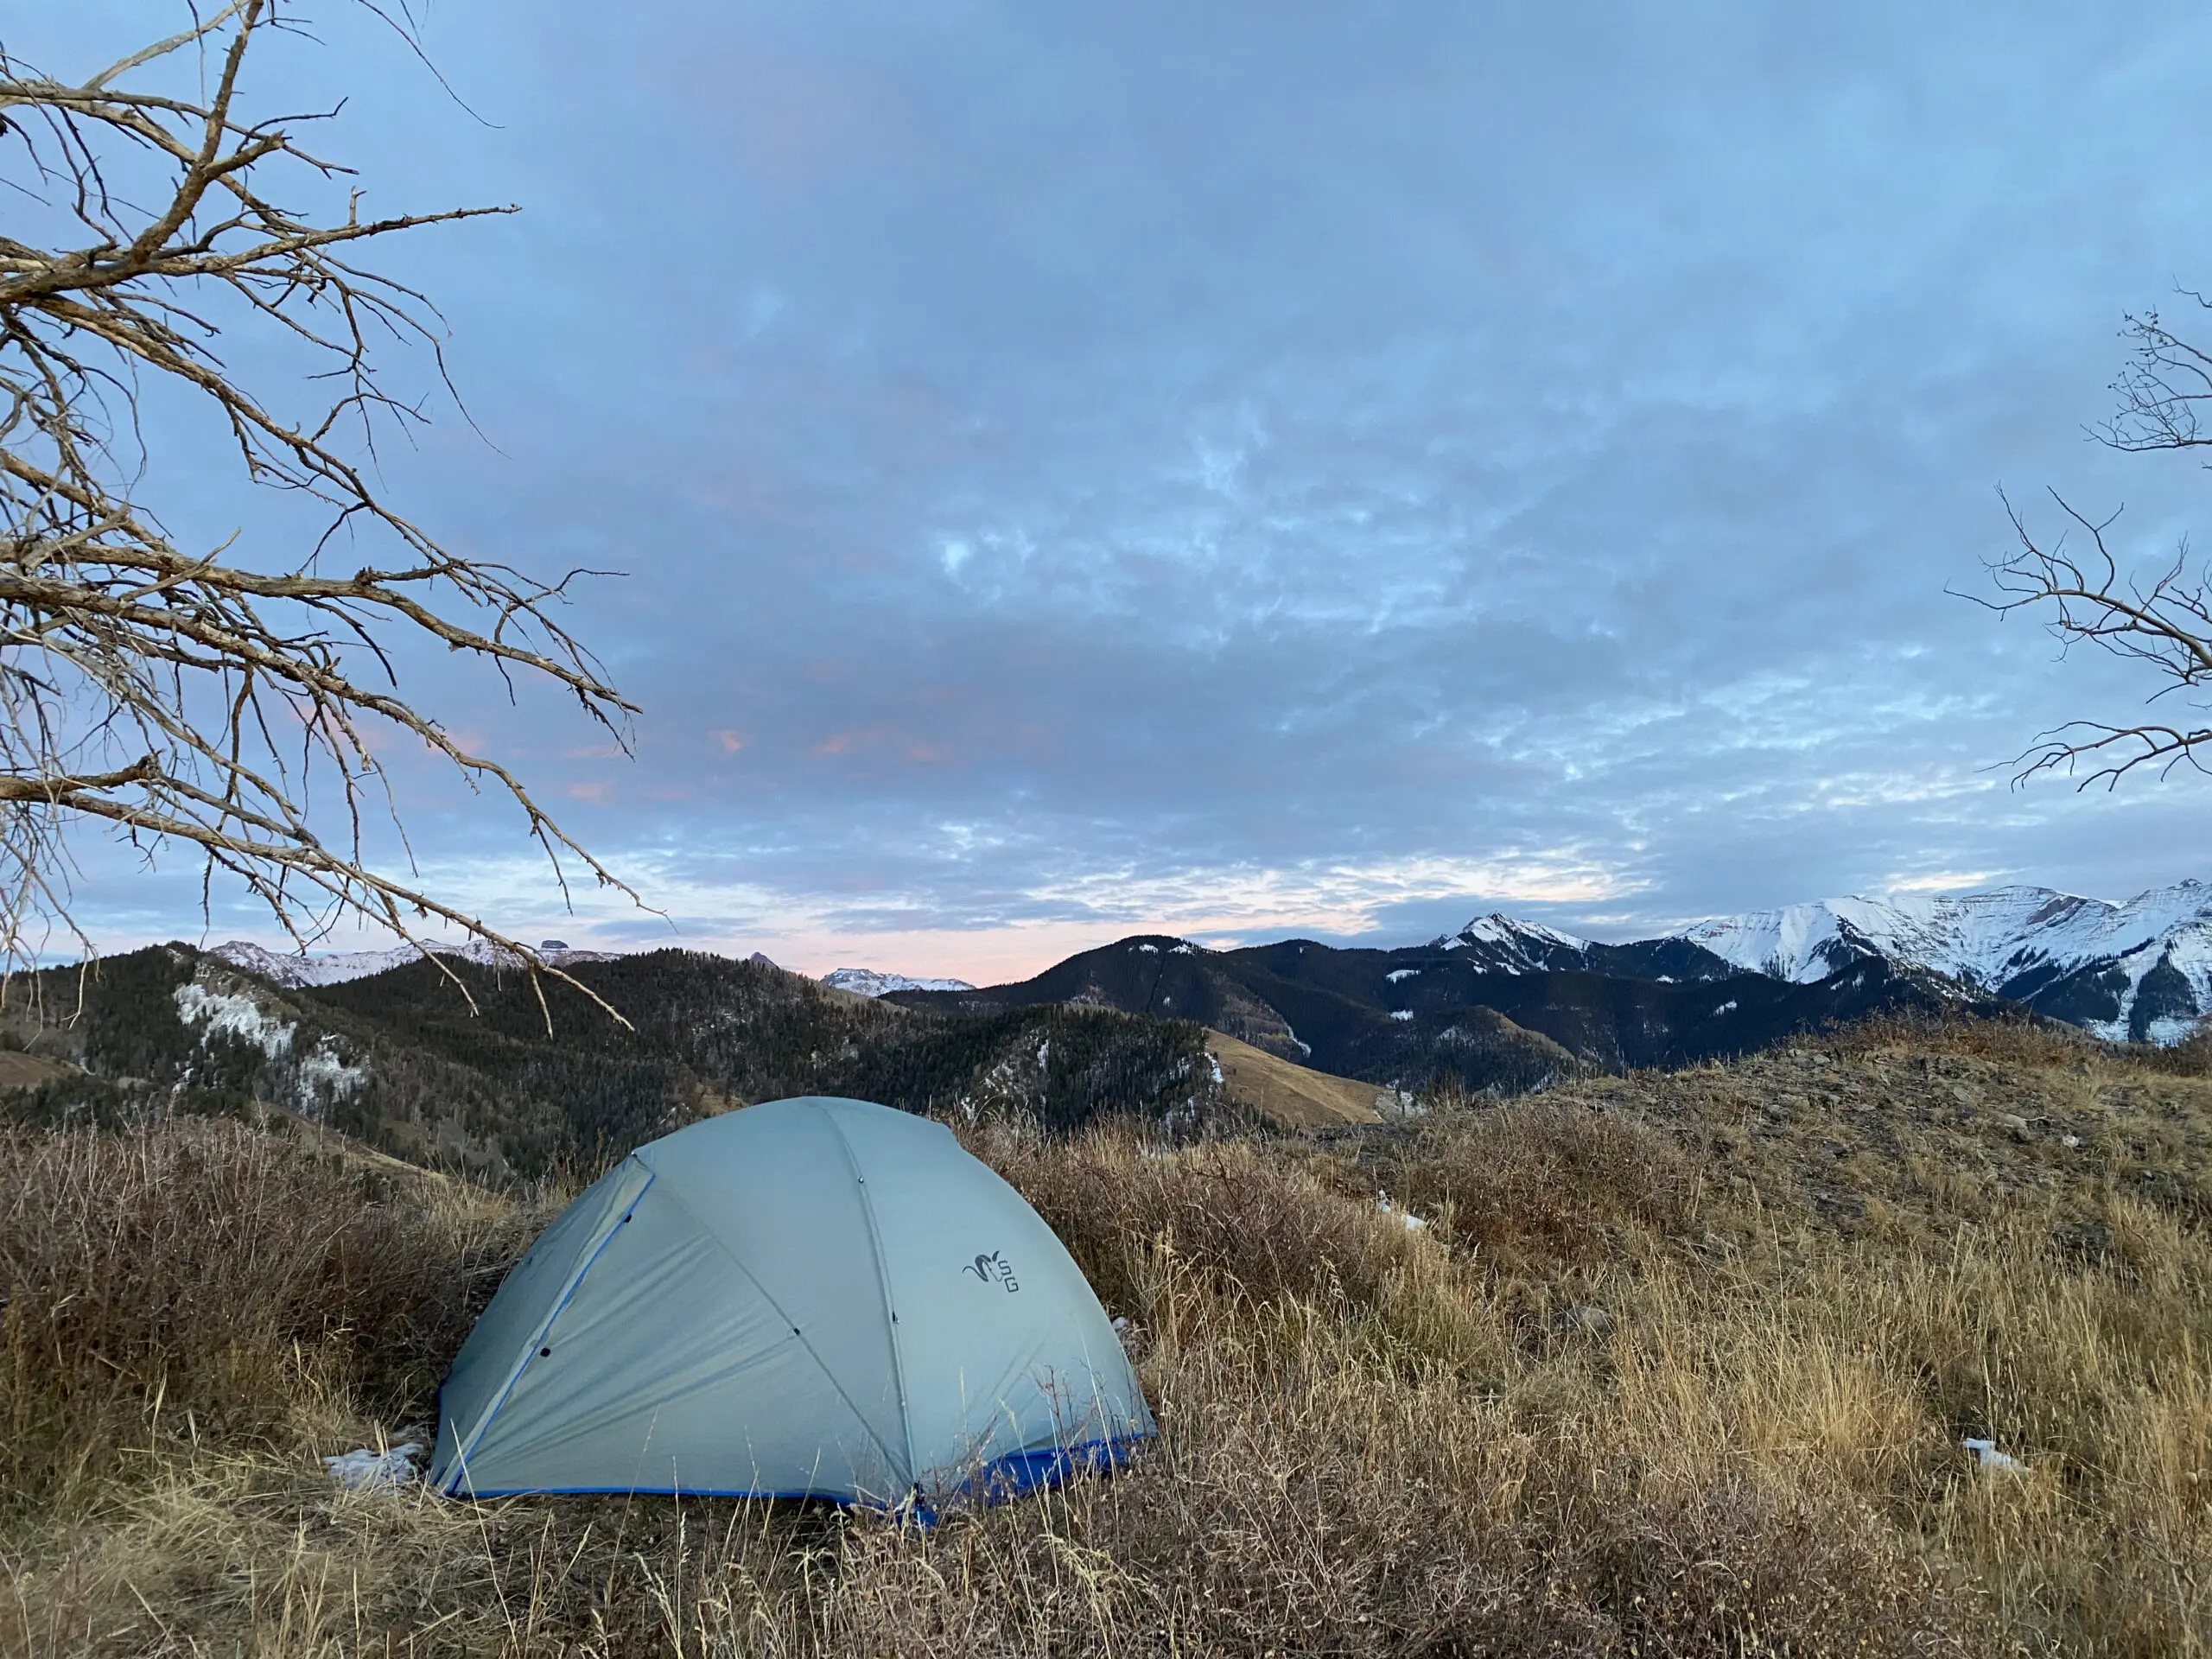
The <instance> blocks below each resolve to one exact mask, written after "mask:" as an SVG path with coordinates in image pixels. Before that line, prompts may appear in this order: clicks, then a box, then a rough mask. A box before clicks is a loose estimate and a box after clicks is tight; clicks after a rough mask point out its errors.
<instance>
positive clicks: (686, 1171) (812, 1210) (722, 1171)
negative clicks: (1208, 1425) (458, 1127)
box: [429, 1096, 1153, 1510]
mask: <svg viewBox="0 0 2212 1659" xmlns="http://www.w3.org/2000/svg"><path fill="white" fill-rule="evenodd" d="M1152 1432H1153V1421H1152V1414H1151V1412H1150V1411H1149V1410H1147V1408H1146V1406H1145V1402H1144V1395H1143V1394H1142V1392H1141V1390H1140V1389H1139V1388H1138V1386H1137V1381H1136V1377H1135V1374H1134V1372H1133V1371H1132V1370H1131V1369H1130V1366H1129V1363H1128V1358H1127V1357H1126V1356H1125V1355H1124V1354H1123V1353H1122V1345H1121V1343H1120V1341H1119V1340H1118V1338H1116V1335H1115V1333H1114V1331H1113V1328H1112V1327H1111V1326H1110V1325H1109V1324H1108V1323H1107V1319H1106V1315H1105V1313H1104V1312H1103V1310H1102V1309H1101V1308H1100V1306H1098V1299H1097V1297H1096V1295H1094V1294H1092V1292H1091V1289H1090V1285H1089V1284H1088V1283H1087V1282H1086V1281H1084V1276H1083V1274H1082V1271H1081V1270H1080V1269H1079V1268H1077V1266H1076V1264H1075V1262H1073V1261H1072V1260H1071V1259H1070V1257H1069V1255H1068V1253H1067V1250H1066V1249H1065V1247H1064V1246H1063V1245H1062V1244H1061V1243H1060V1242H1059V1240H1058V1238H1056V1237H1054V1236H1053V1235H1052V1230H1051V1229H1050V1228H1049V1227H1047V1226H1046V1224H1044V1222H1043V1221H1042V1220H1041V1219H1039V1217H1038V1215H1037V1213H1036V1212H1035V1211H1033V1210H1032V1209H1030V1207H1029V1206H1028V1205H1027V1204H1026V1203H1024V1202H1023V1201H1022V1199H1021V1197H1020V1194H1019V1193H1017V1192H1014V1189H1013V1188H1012V1187H1010V1186H1008V1185H1007V1184H1006V1183H1005V1182H1004V1181H1002V1180H1001V1179H999V1178H998V1176H997V1175H996V1174H995V1173H993V1172H992V1171H991V1170H990V1169H988V1167H986V1166H984V1165H983V1164H982V1163H981V1162H979V1161H978V1160H976V1159H975V1158H973V1157H971V1156H969V1154H968V1153H967V1152H966V1151H965V1150H964V1149H963V1147H961V1145H960V1143H959V1142H958V1141H956V1140H955V1139H954V1138H953V1136H952V1133H951V1131H950V1130H949V1129H947V1128H945V1127H944V1125H943V1124H941V1123H935V1122H931V1121H930V1120H929V1119H927V1118H923V1117H916V1116H912V1115H910V1114H908V1113H905V1112H898V1111H893V1110H891V1109H888V1108H887V1107H882V1106H874V1105H870V1104H868V1103H866V1102H864V1101H857V1100H836V1099H829V1098H823V1097H812V1096H810V1097H808V1098H804V1099H799V1100H779V1101H773V1102H770V1103H767V1104H766V1105H760V1106H753V1107H748V1108H747V1109H744V1110H742V1111H737V1112H731V1113H728V1114H727V1115H725V1116H721V1117H713V1118H709V1119H706V1120H705V1121H703V1122H698V1123H694V1124H692V1125H690V1127H689V1128H683V1129H679V1130H677V1132H676V1133H675V1134H674V1135H667V1136H664V1138H662V1139H661V1140H658V1141H652V1143H650V1144H649V1145H646V1146H643V1147H639V1148H638V1150H637V1151H635V1152H634V1153H632V1154H630V1156H629V1157H627V1158H626V1159H624V1160H622V1162H621V1163H620V1164H619V1165H618V1166H615V1168H614V1169H613V1170H612V1171H610V1172H609V1173H607V1174H606V1175H605V1176H603V1177H601V1179H600V1180H599V1181H598V1182H596V1183H595V1184H594V1185H593V1186H592V1187H591V1188H590V1189H589V1190H588V1191H587V1192H585V1193H584V1194H583V1195H582V1197H581V1198H577V1199H576V1201H575V1203H574V1204H571V1205H569V1207H568V1208H567V1209H566V1210H564V1211H562V1213H561V1215H560V1217H559V1218H558V1219H557V1220H556V1221H555V1222H554V1223H553V1224H552V1225H551V1226H550V1227H548V1228H547V1229H546V1230H545V1231H544V1232H543V1234H542V1235H541V1236H539V1238H538V1240H537V1243H536V1244H535V1245H534V1246H532V1247H531V1251H530V1253H529V1254H528V1255H525V1256H524V1258H523V1259H522V1261H521V1262H520V1263H519V1264H518V1266H517V1267H516V1268H514V1270H513V1271H512V1273H510V1274H508V1275H507V1278H506V1281H505V1283H503V1284H502V1285H501V1286H500V1287H499V1294H497V1295H496V1296H494V1297H493V1299H492V1305H491V1306H489V1307H487V1308H486V1309H485V1311H484V1315H483V1317H482V1318H481V1319H479V1320H478V1321H477V1322H476V1328H475V1330H474V1332H471V1333H470V1335H469V1338H468V1340H467V1343H466V1344H464V1345H463V1346H462V1348H461V1353H460V1354H459V1356H458V1357H456V1358H455V1359H454V1363H453V1370H452V1371H451V1372H450V1373H449V1374H448V1376H447V1377H446V1381H445V1386H444V1387H443V1388H442V1389H441V1390H440V1391H439V1395H438V1440H437V1451H436V1454H435V1457H434V1458H433V1459H432V1461H431V1465H430V1471H429V1483H430V1485H431V1487H432V1489H433V1490H435V1491H442V1492H447V1493H454V1494H473V1495H474V1496H478V1497H492V1496H497V1495H502V1494H507V1493H513V1492H545V1491H594V1492H690V1493H699V1494H702V1495H706V1494H728V1495H742V1496H753V1497H834V1498H837V1499H840V1500H843V1501H847V1502H853V1503H863V1504H869V1505H880V1506H883V1507H886V1508H895V1507H899V1506H901V1505H906V1504H909V1503H916V1504H918V1505H920V1506H921V1507H922V1508H923V1509H924V1510H927V1508H928V1507H929V1506H931V1505H932V1504H934V1503H938V1502H940V1501H942V1500H943V1499H944V1498H946V1497H950V1496H953V1495H955V1494H957V1493H959V1492H963V1491H967V1492H972V1493H978V1494H981V1495H983V1496H998V1495H1002V1494H1004V1493H1006V1492H1008V1491H1022V1490H1026V1489H1027V1488H1028V1487H1030V1486H1033V1485H1035V1484H1039V1483H1040V1482H1044V1481H1051V1480H1054V1479H1058V1478H1060V1477H1061V1476H1063V1475H1065V1474H1066V1473H1067V1472H1069V1471H1071V1470H1073V1469H1076V1468H1079V1467H1096V1466H1100V1465H1108V1464H1111V1463H1112V1462H1114V1461H1115V1460H1116V1459H1117V1457H1118V1456H1119V1455H1120V1453H1121V1452H1122V1449H1123V1448H1125V1447H1126V1446H1128V1444H1129V1443H1130V1442H1132V1441H1134V1440H1139V1439H1141V1438H1143V1437H1144V1436H1146V1435H1148V1434H1150V1433H1152Z"/></svg>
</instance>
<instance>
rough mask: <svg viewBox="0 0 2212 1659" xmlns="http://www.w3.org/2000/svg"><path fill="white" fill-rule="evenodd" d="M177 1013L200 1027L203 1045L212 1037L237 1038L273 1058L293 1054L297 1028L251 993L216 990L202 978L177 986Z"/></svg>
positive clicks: (276, 1058) (201, 1043) (187, 1022)
mask: <svg viewBox="0 0 2212 1659" xmlns="http://www.w3.org/2000/svg"><path fill="white" fill-rule="evenodd" d="M176 1014H177V1018H178V1019H180V1020H183V1021H184V1023H185V1024H186V1025H188V1026H195V1027H200V1046H202V1047H205V1046H207V1040H208V1039H209V1038H211V1037H215V1036H224V1037H233V1038H236V1039H238V1041H240V1042H242V1043H250V1044H251V1045H252V1046H254V1047H256V1048H257V1049H259V1050H260V1051H261V1052H263V1053H264V1054H265V1055H267V1056H268V1057H269V1058H270V1059H272V1060H281V1059H283V1058H286V1057H287V1056H289V1054H290V1053H291V1052H292V1033H293V1032H294V1031H296V1029H297V1027H296V1026H295V1025H294V1024H292V1023H291V1022H289V1021H286V1020H278V1019H277V1018H276V1017H275V1016H274V1015H273V1014H270V1012H269V1011H268V1010H267V1009H265V1008H264V1007H262V1006H261V1004H259V1003H258V1002H257V1001H254V1000H253V999H252V998H251V997H250V996H245V995H240V994H239V993H238V992H236V991H212V990H210V989H208V988H207V986H205V985H202V984H201V983H200V982H199V981H198V980H193V981H191V982H188V983H187V984H183V985H180V986H178V987H177V988H176Z"/></svg>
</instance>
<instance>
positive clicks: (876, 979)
mask: <svg viewBox="0 0 2212 1659" xmlns="http://www.w3.org/2000/svg"><path fill="white" fill-rule="evenodd" d="M822 982H823V984H824V985H827V986H829V988H831V989H832V990H838V991H856V992H858V993H859V994H860V995H862V996H887V995H890V994H891V993H892V992H893V991H972V990H974V989H975V987H974V986H973V985H970V984H969V982H967V981H966V980H964V979H914V978H911V977H909V976H907V975H905V974H887V973H881V972H879V971H878V970H877V969H874V968H838V969H833V970H831V971H830V972H829V973H826V974H824V975H823V976H822Z"/></svg>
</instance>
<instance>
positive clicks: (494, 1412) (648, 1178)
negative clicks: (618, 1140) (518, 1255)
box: [448, 1152, 781, 1491]
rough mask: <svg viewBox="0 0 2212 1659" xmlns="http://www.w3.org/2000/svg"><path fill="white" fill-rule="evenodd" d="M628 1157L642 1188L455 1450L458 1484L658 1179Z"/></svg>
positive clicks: (646, 1166)
mask: <svg viewBox="0 0 2212 1659" xmlns="http://www.w3.org/2000/svg"><path fill="white" fill-rule="evenodd" d="M630 1156H631V1158H632V1159H635V1160H636V1161H637V1165H638V1167H639V1168H640V1169H642V1170H644V1171H645V1185H643V1186H641V1187H639V1189H638V1195H637V1197H635V1198H632V1199H631V1200H630V1202H629V1203H628V1204H627V1205H624V1206H623V1210H622V1213H621V1214H620V1215H619V1216H617V1217H615V1218H614V1224H613V1225H612V1226H611V1227H609V1228H608V1229H607V1233H606V1236H604V1237H602V1238H601V1240H600V1241H599V1243H596V1244H594V1245H593V1246H592V1251H591V1254H590V1255H588V1256H586V1257H585V1258H584V1263H583V1266H582V1267H580V1268H577V1269H576V1273H575V1277H574V1278H573V1279H571V1280H569V1282H568V1284H567V1286H566V1287H563V1290H562V1292H561V1298H560V1300H558V1301H556V1302H555V1303H554V1304H553V1311H552V1312H551V1313H548V1314H547V1315H546V1316H545V1322H544V1323H543V1325H539V1326H538V1327H537V1331H536V1332H534V1333H533V1334H532V1335H531V1338H530V1340H529V1342H527V1343H526V1344H524V1346H523V1351H522V1363H521V1364H519V1365H518V1366H516V1367H515V1369H514V1374H513V1375H512V1376H509V1377H508V1378H507V1382H506V1386H505V1388H503V1389H500V1390H499V1398H498V1399H496V1400H494V1401H493V1402H492V1409H491V1410H489V1411H487V1412H486V1413H485V1414H484V1421H482V1422H480V1423H479V1424H477V1425H476V1432H475V1433H474V1434H472V1435H470V1436H469V1437H468V1444H467V1446H460V1445H456V1446H455V1447H454V1457H453V1461H454V1477H455V1479H456V1480H457V1481H461V1480H467V1478H468V1454H469V1453H470V1452H474V1451H475V1450H476V1448H477V1447H478V1446H481V1445H482V1444H483V1443H484V1437H485V1436H486V1434H488V1433H491V1432H492V1424H493V1421H494V1420H496V1419H497V1418H498V1416H499V1413H500V1411H501V1410H502V1409H503V1408H505V1405H506V1403H507V1400H508V1397H509V1396H510V1395H512V1394H513V1393H514V1391H515V1385H516V1384H518V1383H520V1382H521V1381H522V1374H523V1373H524V1371H526V1370H529V1369H530V1365H531V1361H532V1360H534V1359H536V1358H537V1351H538V1350H539V1349H540V1348H542V1347H543V1346H544V1345H545V1335H546V1332H549V1331H550V1330H552V1328H553V1322H554V1321H555V1320H556V1319H559V1318H560V1317H561V1312H562V1310H563V1308H565V1307H567V1306H568V1305H569V1303H570V1302H572V1301H574V1300H575V1297H576V1292H577V1291H578V1290H579V1289H580V1288H582V1285H583V1282H584V1275H585V1274H588V1273H589V1272H590V1271H591V1270H592V1268H593V1266H594V1264H595V1263H596V1262H598V1261H599V1258H600V1255H601V1253H602V1252H604V1251H605V1250H606V1249H607V1246H608V1245H609V1244H612V1243H613V1242H614V1236H615V1235H616V1234H617V1233H619V1232H620V1231H621V1230H622V1224H623V1223H624V1222H626V1221H627V1220H629V1219H630V1217H632V1216H634V1215H636V1214H637V1213H638V1206H639V1205H641V1204H643V1203H644V1202H645V1194H646V1193H648V1192H652V1190H653V1183H654V1182H655V1181H657V1180H658V1179H660V1172H659V1171H658V1170H656V1169H655V1168H654V1167H653V1166H652V1165H651V1164H649V1163H647V1162H646V1161H645V1160H644V1159H642V1158H639V1157H638V1154H635V1153H634V1152H633V1153H632V1154H630ZM780 1311H781V1310H779V1312H780ZM454 1490H456V1488H455V1487H454V1485H452V1484H448V1491H454Z"/></svg>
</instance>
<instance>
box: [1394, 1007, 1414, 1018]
mask: <svg viewBox="0 0 2212 1659" xmlns="http://www.w3.org/2000/svg"><path fill="white" fill-rule="evenodd" d="M1390 1017H1391V1018H1392V1019H1393V1020H1410V1019H1412V1018H1413V1017H1414V1011H1413V1010H1412V1009H1411V1008H1393V1009H1391V1010H1390Z"/></svg>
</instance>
